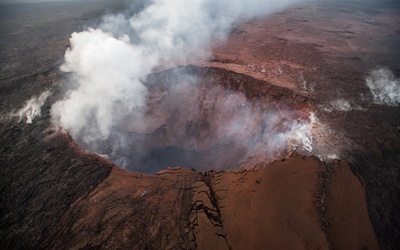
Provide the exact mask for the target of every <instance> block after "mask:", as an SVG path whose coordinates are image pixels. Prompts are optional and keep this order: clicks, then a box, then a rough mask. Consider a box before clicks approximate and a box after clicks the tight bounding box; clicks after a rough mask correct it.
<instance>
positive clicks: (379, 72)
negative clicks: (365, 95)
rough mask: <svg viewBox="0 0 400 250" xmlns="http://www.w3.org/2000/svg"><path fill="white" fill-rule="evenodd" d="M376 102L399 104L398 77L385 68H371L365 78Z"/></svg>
mask: <svg viewBox="0 0 400 250" xmlns="http://www.w3.org/2000/svg"><path fill="white" fill-rule="evenodd" d="M365 81H366V84H367V86H368V88H369V90H370V91H371V94H372V97H373V101H374V103H376V104H385V105H389V106H398V105H399V104H400V79H399V78H396V77H395V76H394V74H393V72H392V71H390V70H389V69H387V68H381V69H376V70H373V71H372V72H371V73H370V75H369V76H368V77H367V78H366V80H365Z"/></svg>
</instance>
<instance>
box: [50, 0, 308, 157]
mask: <svg viewBox="0 0 400 250" xmlns="http://www.w3.org/2000/svg"><path fill="white" fill-rule="evenodd" d="M297 2H299V1H298V0H290V1H277V0H276V1H268V2H265V1H261V0H248V1H240V0H236V1H226V0H220V1H205V0H191V1H179V0H163V1H161V0H156V1H153V2H151V4H149V5H148V6H147V7H146V8H145V9H143V10H141V11H140V12H139V13H137V14H135V15H133V16H126V15H123V14H118V15H108V16H105V17H104V18H103V22H102V23H101V24H100V25H99V27H98V28H97V29H95V28H89V29H88V30H86V31H83V32H80V33H73V34H72V36H71V39H70V44H71V48H70V49H69V50H67V52H66V53H65V62H64V64H63V65H62V67H61V70H62V71H64V72H66V73H72V74H70V81H69V85H70V88H71V89H70V91H69V92H68V93H66V95H65V97H64V99H63V100H61V101H59V102H57V103H55V104H54V105H53V107H52V118H53V123H54V124H55V125H56V126H60V127H62V128H63V129H64V130H65V131H67V132H68V133H70V134H71V135H72V137H73V138H74V139H75V140H77V141H78V142H80V144H81V145H85V148H87V149H90V150H99V149H101V148H102V147H101V146H99V145H103V144H104V143H105V142H107V143H110V142H111V141H113V140H114V139H115V131H116V128H118V127H120V126H121V124H124V123H126V121H127V120H130V121H131V123H132V124H136V127H143V128H144V130H145V131H146V130H147V129H148V126H150V125H149V123H148V119H147V118H148V117H146V115H145V111H146V110H147V109H148V108H147V103H146V102H147V101H148V99H147V97H148V95H149V91H148V89H147V87H146V86H145V85H144V83H145V82H146V79H147V77H148V75H149V74H151V73H152V72H153V71H154V69H156V68H157V67H159V66H161V65H169V66H173V64H174V63H182V62H183V63H184V62H185V61H186V60H187V59H188V58H190V59H193V58H198V59H205V58H207V57H208V56H209V54H208V52H207V48H208V45H209V44H210V42H211V41H213V42H215V41H220V42H222V41H223V40H224V37H225V34H226V32H227V31H228V30H229V28H230V27H231V25H232V24H233V23H235V22H238V21H243V20H245V19H248V18H254V17H257V16H264V15H267V14H270V13H272V12H274V11H277V10H280V9H282V8H284V7H286V6H288V5H289V4H294V3H297ZM192 84H197V83H196V81H194V82H192ZM227 98H231V100H232V99H235V98H236V99H237V96H235V95H232V96H231V97H227ZM190 101H194V100H189V102H190ZM197 104H198V103H197V102H195V101H194V103H193V104H192V105H197ZM181 105H188V103H181ZM233 105H235V104H233ZM248 115H250V114H247V113H246V114H243V116H240V119H244V118H246V119H247V118H248V119H249V120H246V121H243V122H240V123H238V122H233V124H234V125H232V126H231V125H229V129H228V130H226V131H225V132H227V131H228V132H229V131H230V130H231V129H232V128H234V129H235V130H237V131H246V130H247V129H248V128H247V127H246V126H247V125H248V124H249V123H251V122H253V120H252V119H254V117H247V116H248ZM267 116H268V117H269V119H270V120H271V121H273V122H272V124H274V122H276V121H275V120H276V119H278V117H280V118H282V117H281V116H282V114H280V115H278V116H275V115H274V114H271V113H269V114H268V115H267ZM284 116H285V115H284ZM262 117H264V116H262ZM257 119H259V118H257ZM291 119H292V120H287V121H286V122H285V126H287V127H288V128H287V129H286V130H285V131H284V132H283V133H278V135H279V136H280V137H279V136H278V137H279V140H280V144H277V145H281V142H284V145H286V146H287V145H289V144H290V143H288V141H294V143H293V145H298V146H299V147H304V148H305V149H306V150H307V151H311V148H312V147H311V141H312V140H311V135H310V132H309V131H308V132H307V131H304V129H305V127H309V126H308V125H307V124H308V123H309V122H310V119H308V118H307V119H305V120H298V118H295V117H292V118H291ZM311 120H312V119H311ZM237 126H239V127H237ZM113 131H114V132H113ZM305 135H306V136H305ZM219 136H221V135H219ZM276 136H277V135H274V136H273V138H275V139H274V140H276V138H277V137H276ZM296 138H297V139H296ZM300 144H301V145H300ZM116 145H121V143H120V142H118V143H117V144H115V145H114V146H116ZM138 145H140V143H139V141H138ZM116 147H117V146H116ZM139 147H140V146H139ZM117 148H121V147H120V146H118V147H117ZM278 148H279V150H281V146H279V147H278ZM115 150H117V149H112V150H111V151H115ZM100 151H101V150H100ZM267 151H268V150H267Z"/></svg>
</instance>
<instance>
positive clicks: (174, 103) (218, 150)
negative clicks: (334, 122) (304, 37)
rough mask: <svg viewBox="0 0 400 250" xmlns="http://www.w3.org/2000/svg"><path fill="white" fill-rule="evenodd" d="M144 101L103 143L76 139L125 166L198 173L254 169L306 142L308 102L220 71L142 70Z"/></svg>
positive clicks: (300, 148)
mask: <svg viewBox="0 0 400 250" xmlns="http://www.w3.org/2000/svg"><path fill="white" fill-rule="evenodd" d="M144 84H145V86H146V87H147V89H148V94H147V97H146V106H145V107H144V108H143V109H141V111H140V112H137V113H135V114H129V115H126V116H124V118H123V119H121V120H120V121H119V122H118V124H117V125H116V126H114V127H113V129H112V131H111V133H110V136H109V138H108V139H107V140H106V141H102V142H96V143H91V144H90V143H85V142H84V140H82V139H81V138H75V140H76V141H77V142H78V144H79V145H80V146H81V147H83V148H84V149H87V150H89V151H91V152H96V153H97V154H99V155H102V156H104V157H107V158H109V159H110V160H111V161H112V162H113V163H115V164H116V165H117V166H120V167H123V168H125V169H127V170H131V171H138V172H144V173H156V172H157V171H159V170H162V169H165V168H166V167H176V166H179V167H187V168H193V169H196V170H200V171H206V170H211V169H213V170H228V169H237V168H246V167H249V166H257V164H258V163H266V162H271V161H273V160H276V159H279V158H283V157H286V156H288V155H289V154H290V153H292V152H294V151H295V150H297V151H302V152H303V153H307V150H308V151H309V150H310V149H309V148H307V147H309V145H306V144H308V143H310V142H309V141H308V140H309V138H308V136H309V134H308V133H309V131H308V129H309V125H310V111H311V110H312V104H311V102H310V100H309V99H308V98H307V97H305V96H302V95H299V94H297V93H295V92H293V91H292V90H289V89H287V88H283V87H279V86H275V85H271V84H269V83H267V82H264V81H261V80H257V79H254V78H252V77H250V76H247V75H242V74H239V73H235V72H232V71H228V70H224V69H220V68H206V67H196V66H185V67H176V68H172V69H168V70H165V71H162V72H158V73H153V74H152V75H149V76H148V78H147V80H146V82H145V83H144Z"/></svg>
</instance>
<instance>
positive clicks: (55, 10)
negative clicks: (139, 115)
mask: <svg viewBox="0 0 400 250" xmlns="http://www.w3.org/2000/svg"><path fill="white" fill-rule="evenodd" d="M100 6H102V7H100ZM104 6H105V7H104ZM120 6H121V5H120V3H116V2H113V3H110V2H104V3H102V4H101V5H100V4H94V3H93V2H88V3H79V4H78V3H74V4H71V3H53V4H51V5H48V4H35V5H16V6H8V7H3V6H1V9H0V13H1V15H0V27H1V30H0V31H1V32H0V46H1V50H0V59H1V60H0V67H1V68H0V69H1V72H0V81H1V82H0V103H1V106H0V115H1V117H0V135H1V141H0V166H1V168H0V176H1V182H0V190H1V193H0V218H1V219H0V248H2V249H15V248H51V249H71V248H72V249H81V248H119V247H120V248H134V249H161V248H163V249H164V248H168V249H176V248H183V249H193V248H196V247H197V248H200V249H266V248H267V249H268V248H272V249H277V248H278V249H280V248H295V249H299V248H301V249H308V248H321V249H329V248H332V247H333V248H337V249H361V248H362V249H369V248H371V249H377V248H379V246H380V247H381V248H384V249H398V248H399V247H400V246H399V242H398V239H399V238H400V229H399V223H400V217H399V214H398V211H399V208H400V200H399V197H400V184H399V183H400V181H399V174H400V170H399V166H400V153H399V152H400V146H399V145H400V133H399V126H400V110H399V108H398V107H389V106H384V105H376V104H373V103H372V102H371V101H370V100H371V96H370V93H369V92H368V89H367V87H366V86H365V81H364V79H365V77H366V75H367V74H368V72H369V71H370V70H371V69H374V68H376V67H380V66H385V67H388V68H390V69H391V70H392V71H393V72H394V73H395V74H396V76H397V77H399V75H400V65H399V58H400V57H399V50H398V44H400V34H399V30H400V19H399V16H400V14H399V13H400V6H399V4H398V3H397V2H396V1H382V2H381V3H379V4H378V3H376V1H351V2H347V1H346V2H339V1H335V2H333V1H319V2H318V3H310V4H308V5H304V6H299V7H296V8H292V9H289V10H287V11H284V12H281V13H276V14H274V15H272V16H271V17H269V18H267V19H258V20H251V21H249V22H246V23H243V24H238V25H237V27H234V28H233V29H232V32H231V34H230V36H229V38H228V40H227V43H226V44H223V45H215V46H214V47H213V58H212V59H211V60H210V61H207V62H193V64H194V65H195V66H190V67H187V68H189V69H191V70H195V71H198V72H200V75H202V76H203V77H205V78H207V77H210V76H212V77H214V78H218V79H220V81H218V82H220V83H222V84H225V85H226V86H227V87H228V88H233V89H238V88H239V87H240V89H241V91H244V93H245V95H246V96H247V98H248V99H249V100H251V99H254V98H256V99H257V98H265V95H267V96H273V97H274V98H275V99H274V98H272V100H279V99H282V100H283V102H285V105H289V106H292V107H293V108H294V109H296V110H303V109H306V110H307V111H308V110H309V109H312V110H313V111H314V112H315V113H316V115H317V117H318V119H319V121H320V123H321V124H324V125H325V126H326V129H324V130H320V131H319V132H318V133H316V134H315V135H314V136H315V139H316V140H315V141H314V143H315V144H314V145H313V146H314V147H315V148H317V149H319V150H320V152H321V153H330V152H329V151H332V152H334V153H335V154H337V155H338V156H339V157H340V158H341V159H342V160H335V161H332V162H330V163H326V162H321V161H320V160H318V159H317V158H316V157H304V156H301V155H298V154H294V155H292V156H291V157H289V158H285V159H283V160H278V161H275V162H273V163H271V164H269V165H266V164H263V163H262V162H259V163H258V164H253V165H248V166H246V167H249V169H241V170H232V171H207V172H199V171H195V170H190V169H185V168H172V169H167V170H163V171H160V172H158V173H157V174H155V175H150V174H141V173H136V172H126V171H125V170H122V169H120V168H118V167H116V166H114V165H113V164H112V163H110V162H109V161H108V160H106V159H104V158H102V157H99V156H97V155H95V154H91V153H87V152H86V151H84V150H82V149H81V148H79V147H78V146H77V145H76V144H75V142H73V141H72V139H71V138H70V137H69V136H68V135H66V134H63V133H61V132H59V131H56V130H54V128H52V126H51V124H50V107H51V105H52V104H53V103H54V102H55V101H56V100H58V99H59V98H60V97H61V95H62V92H63V89H62V82H63V79H65V76H63V75H61V74H60V73H59V71H58V66H59V65H60V62H62V55H63V53H64V51H65V49H66V47H67V46H68V37H69V35H70V33H72V32H73V31H79V30H81V28H82V25H86V24H88V23H89V24H93V21H89V20H96V18H99V16H100V15H101V14H102V13H104V9H108V10H115V9H118V8H120ZM97 20H98V19H97ZM94 22H95V21H94ZM166 68H168V67H166ZM166 72H168V71H166ZM162 74H166V73H165V72H159V73H157V74H156V75H154V77H155V78H157V76H160V75H162ZM150 81H151V78H150ZM240 81H241V82H242V83H241V85H240V84H238V82H240ZM253 83H254V84H253ZM238 85H239V87H238ZM282 89H284V90H285V91H283V92H282V91H281V90H282ZM45 90H51V91H52V95H51V96H50V97H49V98H48V99H47V100H46V102H45V103H44V105H43V107H42V110H41V113H42V115H41V116H40V117H37V118H35V119H34V120H33V122H32V124H28V123H25V119H22V120H21V121H19V120H18V117H13V116H11V115H10V114H13V113H15V112H16V111H17V110H19V109H20V108H21V107H23V106H24V104H25V102H26V101H27V100H29V99H30V98H31V97H33V96H38V95H40V94H41V93H42V92H43V91H45ZM268 91H270V92H268ZM271 91H272V93H273V94H272V95H271ZM288 93H290V94H288ZM293 93H294V95H296V96H297V97H293V95H292V94H293ZM340 98H344V99H347V100H349V101H351V103H352V104H353V105H354V106H357V105H358V106H360V107H362V109H353V110H350V111H346V112H345V111H340V110H330V111H327V110H328V108H329V107H330V105H331V103H332V101H335V100H337V99H340ZM268 100H271V99H269V98H268ZM279 103H281V102H279ZM327 151H328V152H327ZM181 167H187V166H181ZM253 167H254V168H253Z"/></svg>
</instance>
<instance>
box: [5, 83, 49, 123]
mask: <svg viewBox="0 0 400 250" xmlns="http://www.w3.org/2000/svg"><path fill="white" fill-rule="evenodd" d="M50 94H51V92H50V91H48V90H46V91H44V92H43V93H42V94H40V96H38V97H32V98H31V99H29V100H28V101H26V103H25V105H24V106H23V107H22V108H21V109H19V110H18V111H17V112H16V113H12V114H11V115H10V116H11V117H18V122H21V121H22V120H23V119H26V123H28V124H30V123H32V121H33V120H34V119H35V118H36V117H40V116H41V114H42V106H43V104H44V103H45V101H46V100H47V98H48V97H49V96H50Z"/></svg>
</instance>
